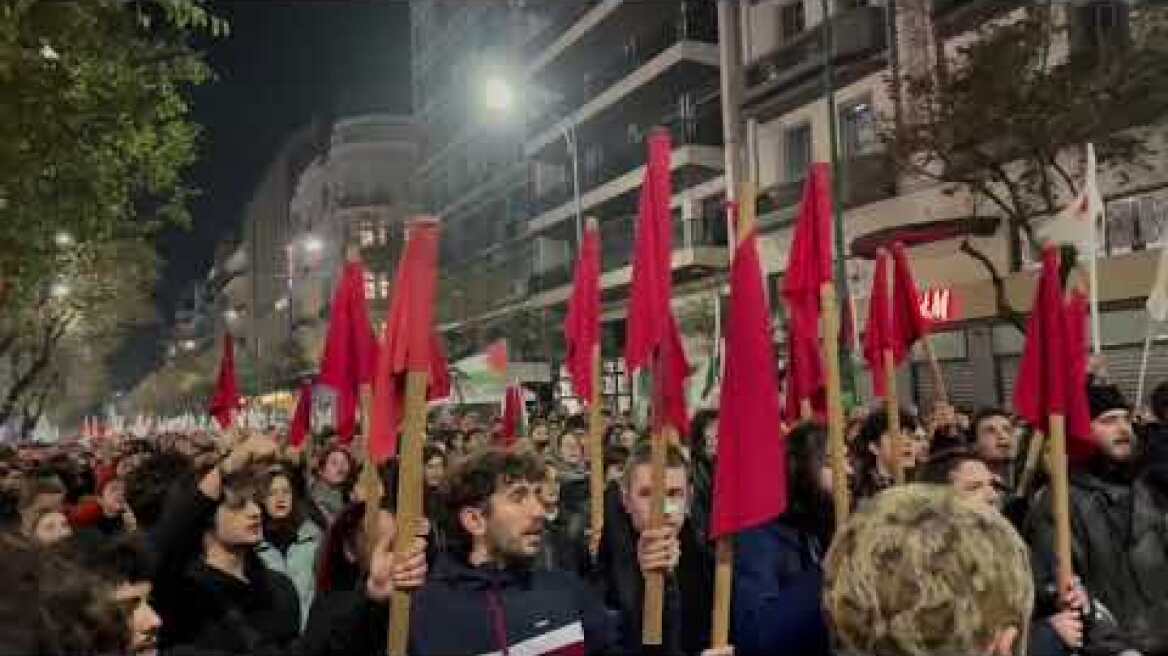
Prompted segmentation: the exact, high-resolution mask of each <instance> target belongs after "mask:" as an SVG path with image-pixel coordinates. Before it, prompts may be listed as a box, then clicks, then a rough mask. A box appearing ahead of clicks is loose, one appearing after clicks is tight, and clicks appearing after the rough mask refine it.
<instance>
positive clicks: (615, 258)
mask: <svg viewBox="0 0 1168 656" xmlns="http://www.w3.org/2000/svg"><path fill="white" fill-rule="evenodd" d="M636 224H637V215H636V214H626V215H623V216H620V217H616V218H606V219H602V220H601V221H600V235H601V237H600V240H601V243H603V244H604V248H603V249H602V250H601V264H600V266H601V270H602V271H603V272H606V273H607V272H610V271H616V270H618V269H622V268H624V267H627V266H630V265H631V264H632V261H633V252H634V249H635V245H636V239H635V234H636ZM725 245H726V229H725V218H724V217H722V216H720V215H719V216H716V217H695V218H692V219H685V220H683V219H680V218H678V217H677V216H676V215H675V216H674V219H673V248H674V250H686V249H693V248H701V247H705V246H710V247H718V246H721V247H724V246H725ZM573 266H574V264H572V263H568V264H565V265H563V266H559V267H554V268H552V269H549V270H547V271H545V272H543V273H534V274H532V276H531V284H530V286H529V287H530V290H531V291H532V292H543V291H549V290H552V289H556V288H557V287H562V286H564V285H567V284H570V283H571V281H572V269H573Z"/></svg>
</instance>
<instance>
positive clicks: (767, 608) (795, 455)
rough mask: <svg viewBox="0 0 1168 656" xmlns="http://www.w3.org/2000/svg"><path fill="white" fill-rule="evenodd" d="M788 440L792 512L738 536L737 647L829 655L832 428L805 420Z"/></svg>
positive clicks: (745, 651) (746, 650)
mask: <svg viewBox="0 0 1168 656" xmlns="http://www.w3.org/2000/svg"><path fill="white" fill-rule="evenodd" d="M786 444H787V510H786V512H784V513H783V515H782V516H781V517H779V518H778V519H776V520H774V521H772V522H769V523H767V524H764V525H763V526H760V527H758V528H754V529H751V530H748V531H744V532H743V533H740V534H739V535H738V536H737V537H736V538H735V557H734V603H733V606H732V607H733V609H734V610H733V617H732V621H733V632H734V635H733V643H734V651H735V653H736V654H740V655H741V654H745V655H751V654H759V655H763V654H799V655H800V656H828V655H829V654H831V650H830V639H829V636H828V630H827V626H826V625H825V624H824V621H823V616H822V613H821V611H820V602H819V599H820V593H821V592H822V591H823V570H822V568H821V565H820V563H821V561H822V559H823V556H824V553H825V551H826V550H827V546H828V544H829V543H830V542H831V533H832V528H833V523H834V519H833V513H832V498H831V497H832V488H831V486H832V477H831V467H830V464H829V462H828V460H827V447H826V444H827V432H826V430H825V429H824V427H823V426H821V425H819V424H813V423H804V424H800V425H799V426H798V427H796V428H795V429H794V430H793V431H791V433H790V434H789V435H788V436H787V438H786Z"/></svg>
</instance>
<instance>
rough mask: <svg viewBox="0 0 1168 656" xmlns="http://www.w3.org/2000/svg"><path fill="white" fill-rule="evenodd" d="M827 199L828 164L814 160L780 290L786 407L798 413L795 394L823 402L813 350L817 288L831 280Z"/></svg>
mask: <svg viewBox="0 0 1168 656" xmlns="http://www.w3.org/2000/svg"><path fill="white" fill-rule="evenodd" d="M831 203H832V201H831V172H830V169H829V168H828V164H826V163H824V162H816V163H814V164H812V165H811V170H810V171H809V172H808V175H807V182H806V184H805V185H804V186H803V201H802V203H801V205H800V207H799V219H798V221H797V222H796V224H795V236H794V238H793V239H792V240H791V250H790V255H789V257H788V260H787V271H786V275H785V276H784V277H783V289H782V295H783V298H784V299H785V300H786V301H787V311H788V312H787V313H788V316H789V319H788V328H787V333H788V337H789V339H790V366H789V370H790V373H789V376H790V381H789V385H788V386H787V389H788V392H789V397H788V410H789V411H790V413H791V415H792V416H795V417H798V416H799V401H800V400H801V399H810V400H811V401H812V404H813V405H814V406H815V407H817V408H820V409H823V408H824V407H825V406H826V403H825V396H824V386H825V385H826V379H825V376H824V369H823V358H822V357H821V355H820V352H819V336H820V330H819V315H820V306H819V290H820V287H822V286H823V284H824V283H828V282H831V280H832V271H831V255H832V250H831V213H832V205H831Z"/></svg>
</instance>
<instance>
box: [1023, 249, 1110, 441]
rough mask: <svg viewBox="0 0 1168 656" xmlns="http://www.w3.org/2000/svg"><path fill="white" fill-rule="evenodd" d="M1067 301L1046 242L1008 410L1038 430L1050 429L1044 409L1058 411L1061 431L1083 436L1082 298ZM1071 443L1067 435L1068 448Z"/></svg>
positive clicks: (1087, 426)
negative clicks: (1063, 427)
mask: <svg viewBox="0 0 1168 656" xmlns="http://www.w3.org/2000/svg"><path fill="white" fill-rule="evenodd" d="M1069 305H1070V306H1069V307H1065V306H1064V305H1063V292H1062V282H1061V281H1060V278H1059V254H1058V249H1057V248H1056V247H1053V246H1051V247H1048V248H1047V249H1046V251H1044V252H1043V256H1042V275H1041V277H1040V278H1039V280H1038V291H1037V293H1036V294H1035V297H1034V305H1033V307H1032V308H1031V310H1030V319H1029V321H1028V322H1027V324H1026V345H1025V347H1024V348H1023V351H1022V362H1021V364H1020V365H1019V367H1018V380H1017V382H1016V383H1015V385H1014V410H1015V412H1017V413H1018V415H1019V416H1020V417H1022V418H1023V419H1025V420H1026V421H1027V422H1028V423H1029V424H1030V425H1031V426H1033V427H1035V429H1037V430H1040V431H1042V432H1043V433H1047V432H1048V431H1049V429H1050V423H1049V420H1050V415H1052V414H1060V415H1063V416H1064V417H1066V420H1067V421H1066V428H1067V435H1068V436H1069V437H1072V438H1083V439H1086V438H1089V436H1090V431H1091V420H1090V417H1089V416H1088V410H1087V398H1086V394H1087V390H1086V380H1087V378H1086V376H1087V373H1086V364H1087V357H1086V327H1085V323H1086V320H1085V314H1084V309H1085V303H1084V302H1083V300H1082V298H1081V296H1080V297H1079V300H1078V301H1076V300H1075V299H1074V298H1072V300H1071V303H1070V304H1069ZM1074 443H1075V440H1074V439H1068V452H1070V451H1071V450H1072V449H1071V448H1070V447H1071V445H1074ZM1080 452H1081V449H1080Z"/></svg>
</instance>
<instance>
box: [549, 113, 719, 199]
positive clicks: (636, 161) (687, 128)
mask: <svg viewBox="0 0 1168 656" xmlns="http://www.w3.org/2000/svg"><path fill="white" fill-rule="evenodd" d="M701 95H703V94H701V93H698V94H695V96H698V97H700V96H701ZM721 121H722V119H721V115H720V114H719V113H718V107H717V104H716V103H709V104H708V105H707V106H705V107H703V108H702V109H701V113H700V114H699V115H698V116H697V117H696V118H695V119H691V120H682V119H680V118H677V117H674V118H672V119H671V120H669V121H667V122H665V124H664V126H665V127H666V128H667V129H668V130H669V134H670V137H671V140H672V143H673V146H674V147H677V146H684V145H704V146H720V145H721V144H722V122H721ZM588 145H589V144H587V143H586V142H585V143H581V148H582V150H583V149H584V148H586V147H587V146H588ZM645 154H646V150H645V144H644V143H630V142H629V141H627V140H624V141H623V143H621V144H620V145H619V146H615V147H613V148H603V149H602V151H601V158H600V159H601V162H600V164H599V166H585V163H584V162H583V161H581V162H580V193H581V195H583V194H585V193H587V192H589V191H591V190H592V189H595V188H596V187H599V186H600V185H603V184H604V183H606V182H608V181H610V180H613V179H615V178H618V177H620V176H622V175H624V174H626V173H628V172H629V171H632V170H634V169H636V168H637V167H640V166H642V165H644V163H645ZM581 155H583V152H582V153H581ZM565 171H566V172H567V174H568V175H567V176H565V179H564V181H563V183H561V184H557V185H555V186H553V187H551V188H550V189H548V190H547V191H546V192H545V193H544V194H542V195H540V196H538V197H537V198H535V199H534V200H533V201H532V203H531V210H532V214H533V216H538V215H539V214H542V213H543V212H546V211H548V210H550V209H553V208H556V207H559V206H560V205H563V204H564V203H567V202H569V201H571V200H572V199H573V193H572V181H571V178H570V177H569V176H570V175H571V163H570V162H566V163H565Z"/></svg>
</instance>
